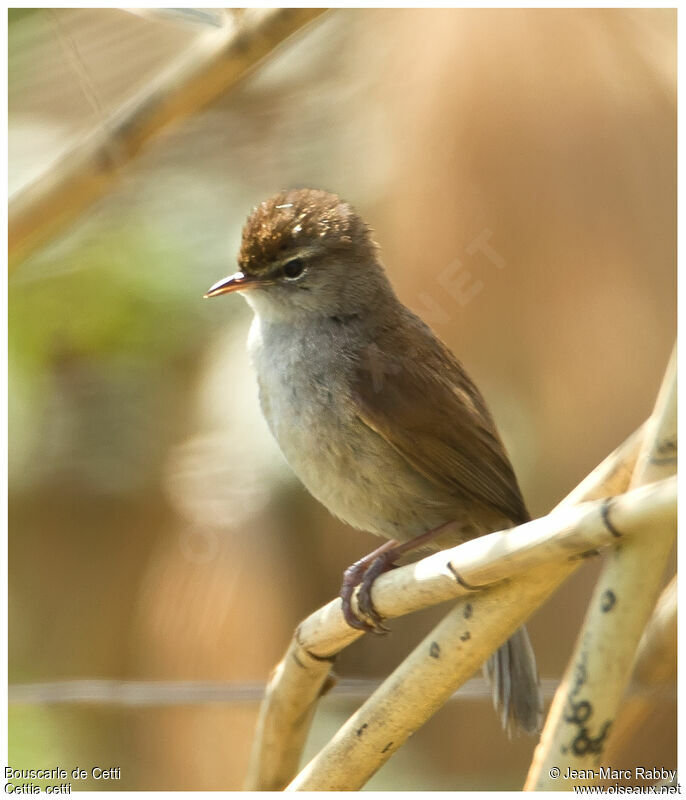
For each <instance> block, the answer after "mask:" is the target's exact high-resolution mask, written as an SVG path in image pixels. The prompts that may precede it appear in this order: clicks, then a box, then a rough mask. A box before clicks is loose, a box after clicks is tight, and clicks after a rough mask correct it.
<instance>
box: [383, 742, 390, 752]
mask: <svg viewBox="0 0 686 800" xmlns="http://www.w3.org/2000/svg"><path fill="white" fill-rule="evenodd" d="M392 746H393V742H389V743H388V744H387V745H386V746H385V747H384V749H383V750H382V751H381V752H382V753H385V752H386V751H387V750H389V749H390V748H391V747H392Z"/></svg>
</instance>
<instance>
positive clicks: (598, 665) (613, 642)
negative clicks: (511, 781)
mask: <svg viewBox="0 0 686 800" xmlns="http://www.w3.org/2000/svg"><path fill="white" fill-rule="evenodd" d="M676 449H677V430H676V349H675V350H674V352H673V353H672V357H671V359H670V363H669V366H668V368H667V373H666V375H665V379H664V381H663V384H662V387H661V389H660V393H659V395H658V398H657V401H656V403H655V409H654V411H653V414H652V415H651V417H650V419H649V420H648V423H647V425H646V435H645V438H644V441H643V445H642V447H641V451H640V452H639V455H638V459H637V462H636V468H635V470H634V474H633V476H632V479H631V486H640V485H641V484H644V483H647V482H649V481H654V480H658V479H660V478H664V477H666V476H668V475H672V474H673V473H674V472H675V470H676ZM674 534H675V528H674V526H671V525H666V526H664V527H663V526H661V525H655V526H654V527H653V529H652V531H651V535H650V536H644V537H636V538H635V539H634V540H633V541H628V542H626V543H624V542H623V543H621V544H620V545H618V546H617V547H616V548H615V549H614V550H613V551H612V552H611V553H610V555H609V558H608V562H607V564H606V566H605V568H604V570H603V573H602V574H601V577H600V579H599V581H598V584H597V586H596V588H595V591H594V594H593V598H592V600H591V602H590V605H589V611H588V614H587V617H586V620H585V623H584V626H583V628H582V631H581V633H580V635H579V638H578V641H577V645H576V648H575V652H574V655H573V656H572V658H571V659H570V662H569V666H568V667H567V671H566V672H565V675H564V678H563V680H562V683H561V685H560V687H559V689H558V691H557V693H556V695H555V699H554V700H553V704H552V707H551V709H550V713H549V715H548V719H547V721H546V725H545V728H544V731H543V735H542V737H541V741H540V743H539V745H538V747H537V749H536V753H535V755H534V760H533V763H532V765H531V769H530V771H529V775H528V777H527V781H526V785H525V789H539V790H542V789H559V790H568V789H569V788H570V787H569V786H567V785H565V781H564V780H560V779H559V778H558V777H557V776H558V775H559V772H557V770H561V771H562V774H563V775H564V774H566V773H567V770H568V769H570V770H573V771H574V783H575V784H587V785H590V784H593V783H596V782H597V780H598V777H597V771H596V768H597V766H598V765H599V764H600V763H601V758H602V754H603V749H604V747H605V744H606V742H607V737H608V734H609V731H610V729H611V726H612V722H613V720H614V718H615V716H616V714H617V709H618V706H619V703H620V700H621V698H622V694H623V692H624V689H625V688H626V685H627V683H628V681H629V678H630V676H631V668H632V665H633V662H634V657H635V653H636V648H637V646H638V643H639V640H640V638H641V634H642V632H643V630H644V629H645V626H646V623H647V621H648V618H649V616H650V613H651V611H652V609H653V606H654V605H655V600H656V597H657V593H658V591H659V588H660V581H661V580H662V577H663V574H664V571H665V566H666V563H667V559H668V557H669V554H670V552H671V549H672V546H673V539H674Z"/></svg>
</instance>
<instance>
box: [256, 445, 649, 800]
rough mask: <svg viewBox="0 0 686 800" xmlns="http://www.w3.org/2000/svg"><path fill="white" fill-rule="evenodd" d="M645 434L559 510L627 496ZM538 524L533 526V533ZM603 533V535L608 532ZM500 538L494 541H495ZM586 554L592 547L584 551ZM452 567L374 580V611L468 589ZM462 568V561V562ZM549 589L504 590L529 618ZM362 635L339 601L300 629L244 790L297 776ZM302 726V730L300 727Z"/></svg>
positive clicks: (531, 584) (415, 569)
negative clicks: (333, 672)
mask: <svg viewBox="0 0 686 800" xmlns="http://www.w3.org/2000/svg"><path fill="white" fill-rule="evenodd" d="M642 433H643V432H642V429H639V430H637V431H636V432H635V433H634V434H633V435H632V436H631V437H629V439H627V440H626V441H625V442H624V444H623V445H622V446H620V447H619V448H617V450H616V451H615V452H614V453H612V454H611V455H610V456H608V457H607V458H606V459H605V460H604V461H603V463H602V464H601V465H599V466H598V467H597V468H596V469H595V470H594V471H593V472H592V473H591V474H590V475H589V476H588V477H587V478H586V479H585V480H584V481H583V482H582V483H581V484H580V485H579V486H578V487H577V488H576V489H575V490H574V491H573V492H572V493H571V494H570V495H569V496H568V499H567V500H566V501H563V503H561V504H560V505H559V506H558V510H561V509H564V508H566V507H569V506H571V505H573V504H575V503H579V502H581V501H582V500H585V499H595V498H599V497H606V496H608V495H614V494H617V493H619V492H621V491H623V489H624V488H625V487H626V485H627V483H628V481H629V479H630V476H631V472H632V470H633V465H634V462H635V459H636V455H637V451H638V448H639V446H640V443H641V441H642ZM558 521H559V520H558ZM538 522H539V521H536V522H535V523H528V525H529V526H532V525H534V527H535V526H536V524H538ZM566 522H567V523H570V519H569V518H567V519H566ZM524 527H526V526H524ZM602 527H603V528H604V529H605V530H606V526H604V525H603V526H602ZM515 532H516V529H513V530H510V531H508V532H507V536H508V537H511V538H512V540H514V539H515V538H516V537H515V536H513V534H515ZM529 533H531V528H529ZM606 533H607V530H606ZM502 535H503V534H492V535H491V536H493V537H496V538H497V537H498V536H501V537H502ZM482 538H488V537H482ZM491 541H494V540H491ZM468 544H471V543H468ZM464 547H465V545H461V548H464ZM486 549H488V548H487V547H486ZM582 549H588V547H587V546H586V545H584V547H583V548H582ZM567 555H569V553H567ZM441 556H442V558H443V561H442V567H441V569H439V570H437V571H436V572H437V574H432V575H427V574H426V573H427V572H428V570H427V569H426V564H427V562H430V563H433V564H434V566H436V565H437V563H438V562H437V559H438V558H441ZM447 561H448V559H446V557H445V552H444V553H443V554H435V555H433V556H430V557H429V558H428V559H424V560H423V561H422V562H419V563H418V564H414V565H410V566H408V567H404V568H401V569H399V570H395V571H394V572H392V573H390V574H388V575H385V576H382V577H381V578H379V580H378V581H377V582H376V584H375V586H374V591H373V597H374V603H375V605H376V607H377V608H378V609H379V610H380V611H381V612H382V613H383V614H384V615H386V616H394V615H395V612H396V611H397V612H399V613H409V611H411V610H417V609H418V608H420V607H425V606H427V605H430V604H431V602H440V601H441V600H445V599H448V598H449V596H448V594H447V593H446V594H444V595H443V596H442V597H439V599H437V600H433V601H429V602H426V596H423V595H424V592H425V590H426V588H427V586H428V583H429V582H433V587H434V589H435V588H436V586H438V585H440V586H442V587H443V588H444V589H445V588H446V587H450V591H451V592H452V594H451V595H450V596H452V597H456V596H458V594H459V593H460V591H463V589H464V587H461V585H460V584H459V583H457V582H456V581H455V580H454V574H453V573H452V572H451V571H450V569H448V567H447ZM457 563H458V564H459V563H460V562H459V560H457ZM579 563H580V562H579V561H576V562H570V561H568V560H565V561H564V562H563V563H561V564H560V563H557V562H555V563H553V564H550V566H549V567H548V568H547V573H548V574H547V576H546V580H547V578H550V579H551V584H552V586H553V588H555V587H556V586H557V585H559V583H560V582H561V581H562V580H563V579H564V578H565V577H567V576H568V575H569V574H571V572H573V571H574V569H575V568H576V567H577V566H578V564H579ZM459 569H462V567H461V566H460V567H459ZM412 574H414V575H415V576H416V575H419V578H420V580H419V581H418V583H419V586H418V587H416V589H417V595H416V596H415V597H414V599H413V598H412V597H411V595H412V585H413V582H412V581H411V580H409V576H410V575H412ZM395 581H398V582H399V583H398V585H401V584H402V585H403V587H404V588H403V589H402V590H401V591H398V590H397V588H396V587H395V583H394V582H395ZM544 591H545V590H544V588H542V587H541V585H540V582H536V581H533V580H531V579H529V578H527V579H519V580H516V581H512V582H511V583H510V584H508V588H507V589H503V592H504V594H505V595H506V596H507V597H508V598H509V602H510V603H511V604H512V605H513V606H516V605H518V604H520V605H522V607H523V608H526V609H528V611H527V612H526V615H527V616H528V614H530V613H531V611H532V610H533V609H534V608H536V607H537V605H538V604H539V601H540V600H541V597H542V594H543V593H544ZM478 602H479V596H478V595H474V596H473V603H478ZM394 603H395V604H397V607H396V606H394ZM360 635H361V634H360V633H359V632H358V631H354V630H352V629H351V628H349V627H348V626H347V625H346V623H345V621H344V620H343V617H342V614H341V612H340V600H335V601H332V602H331V603H329V604H328V605H327V606H325V607H324V608H322V609H320V610H319V611H318V612H315V613H314V614H312V615H311V616H310V617H308V618H307V619H306V620H305V621H304V622H303V623H301V625H300V626H299V628H298V630H297V631H296V635H295V637H294V639H293V641H292V643H291V645H290V647H289V650H288V652H287V654H286V656H285V658H284V659H283V661H282V662H281V663H280V664H279V666H278V667H277V669H276V670H275V672H274V674H273V676H272V679H271V681H270V683H269V686H268V690H267V693H266V696H265V699H264V701H263V704H262V707H261V710H260V715H259V719H258V725H257V731H256V736H255V741H254V745H253V752H252V756H251V761H250V767H249V771H248V776H247V779H246V788H249V789H258V790H259V789H279V788H282V787H283V786H285V785H286V784H287V783H288V781H289V780H290V779H291V778H292V777H293V775H294V774H295V771H296V769H297V764H298V760H299V756H300V753H301V751H302V748H303V746H304V741H305V737H306V735H307V723H308V722H309V720H310V719H311V712H312V705H313V703H315V702H316V699H317V697H318V696H319V692H320V689H321V687H322V686H323V685H324V683H325V681H326V679H327V677H328V675H329V671H330V666H331V665H330V659H333V657H334V656H335V655H336V653H338V652H339V651H340V650H342V649H343V648H344V647H346V646H347V645H348V644H350V643H351V642H352V641H354V640H355V639H357V638H358V637H359V636H360ZM303 721H304V722H305V724H302V723H303Z"/></svg>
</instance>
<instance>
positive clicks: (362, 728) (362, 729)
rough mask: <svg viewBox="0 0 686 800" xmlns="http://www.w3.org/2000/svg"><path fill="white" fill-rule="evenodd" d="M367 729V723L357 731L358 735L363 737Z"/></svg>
mask: <svg viewBox="0 0 686 800" xmlns="http://www.w3.org/2000/svg"><path fill="white" fill-rule="evenodd" d="M366 727H367V723H366V722H365V723H364V724H363V725H362V726H361V727H359V728H358V729H357V731H356V733H357V735H358V736H362V733H363V732H364V729H365V728H366Z"/></svg>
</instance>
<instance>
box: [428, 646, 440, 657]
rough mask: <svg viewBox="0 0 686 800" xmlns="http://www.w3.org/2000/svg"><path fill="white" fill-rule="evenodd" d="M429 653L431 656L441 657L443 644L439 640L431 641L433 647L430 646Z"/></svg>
mask: <svg viewBox="0 0 686 800" xmlns="http://www.w3.org/2000/svg"><path fill="white" fill-rule="evenodd" d="M429 655H430V656H431V658H440V657H441V646H440V645H439V644H438V642H431V647H430V648H429Z"/></svg>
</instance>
